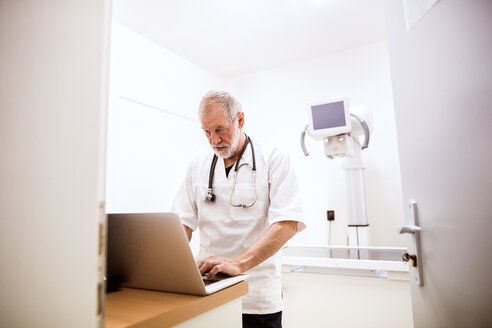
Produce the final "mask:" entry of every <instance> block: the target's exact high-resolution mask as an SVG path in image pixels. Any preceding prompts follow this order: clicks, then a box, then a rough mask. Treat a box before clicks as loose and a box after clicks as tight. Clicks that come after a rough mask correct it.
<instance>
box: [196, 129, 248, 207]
mask: <svg viewBox="0 0 492 328" xmlns="http://www.w3.org/2000/svg"><path fill="white" fill-rule="evenodd" d="M244 135H245V136H246V142H245V143H244V147H243V149H242V150H241V153H240V154H239V157H238V159H237V161H236V165H235V167H234V184H233V187H232V190H231V195H230V197H229V204H231V206H233V207H244V208H247V207H252V206H253V205H254V204H255V203H256V159H255V150H254V148H253V142H252V141H251V138H250V137H248V136H247V135H246V134H244ZM248 144H249V145H250V146H251V155H252V157H253V167H252V169H251V170H252V174H253V185H254V189H255V199H254V200H253V202H252V203H251V204H236V203H233V201H232V195H233V194H234V190H235V189H236V181H237V174H238V172H239V169H240V168H241V167H243V166H251V165H250V164H248V163H243V164H241V165H239V162H240V161H241V158H242V157H243V154H244V151H245V150H246V147H248ZM218 159H219V158H218V156H217V155H214V158H213V159H212V165H211V166H210V174H209V176H208V192H207V196H206V197H205V199H206V200H208V201H209V202H214V201H215V194H214V193H213V187H212V183H213V180H214V173H215V166H216V165H217V160H218Z"/></svg>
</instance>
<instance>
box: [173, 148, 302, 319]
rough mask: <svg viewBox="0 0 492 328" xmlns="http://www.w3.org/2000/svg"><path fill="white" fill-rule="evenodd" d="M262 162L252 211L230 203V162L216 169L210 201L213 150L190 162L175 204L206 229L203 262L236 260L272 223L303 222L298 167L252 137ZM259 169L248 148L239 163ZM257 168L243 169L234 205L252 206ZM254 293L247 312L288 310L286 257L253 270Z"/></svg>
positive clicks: (191, 223) (189, 222)
mask: <svg viewBox="0 0 492 328" xmlns="http://www.w3.org/2000/svg"><path fill="white" fill-rule="evenodd" d="M252 142H253V146H254V151H255V158H256V195H257V199H256V203H255V205H254V206H252V207H250V208H242V207H233V206H231V205H230V203H229V198H230V195H231V190H232V186H233V182H234V167H233V168H232V169H231V171H230V172H229V177H226V173H225V167H224V160H223V159H221V158H219V160H218V161H217V165H216V167H215V174H214V180H213V191H214V194H215V196H216V199H215V202H208V201H206V200H205V196H206V195H207V189H208V180H209V173H210V166H211V162H212V158H213V152H212V150H211V149H209V150H207V151H203V152H201V153H200V154H199V155H198V156H197V157H196V158H195V159H194V160H193V161H192V163H191V164H190V166H189V168H188V172H187V175H186V178H185V181H184V182H183V184H182V186H181V188H180V190H179V192H178V194H177V196H176V199H175V201H174V204H173V211H174V212H175V213H177V214H178V215H179V216H180V218H181V220H182V223H183V224H184V225H186V226H188V227H189V228H190V229H192V230H195V229H196V228H197V227H199V228H200V252H199V255H198V259H202V258H205V257H207V256H221V257H225V258H231V259H232V258H234V257H236V256H238V255H239V254H241V253H242V252H243V251H244V250H245V249H247V248H248V247H250V246H251V245H252V244H253V243H254V242H255V241H257V240H258V239H259V238H260V237H261V235H263V234H264V233H265V231H266V230H267V229H268V227H269V226H270V225H272V224H273V223H275V222H279V221H288V220H292V221H298V224H297V225H298V231H301V230H303V229H304V228H305V224H304V223H303V221H302V210H301V199H300V193H299V188H298V185H297V181H296V177H295V173H294V169H293V167H292V164H291V163H290V160H289V157H288V155H287V154H286V153H285V152H282V151H281V150H280V149H279V148H277V147H274V146H272V145H270V144H267V143H263V142H260V141H257V140H256V139H252ZM243 163H249V164H251V167H252V165H253V162H252V155H251V146H250V145H248V147H247V149H246V150H245V152H244V153H243V156H242V158H241V161H240V163H239V164H243ZM251 167H247V166H245V167H242V168H241V169H240V170H239V172H238V181H237V183H236V188H235V191H234V194H233V197H232V199H233V203H243V204H250V203H251V202H252V200H253V199H254V193H255V188H254V185H253V183H252V174H251V172H252V170H251ZM246 273H247V274H249V276H250V277H249V279H248V283H249V293H248V295H246V296H244V297H243V313H250V314H266V313H275V312H278V311H282V309H283V305H282V292H281V281H280V273H281V254H280V252H277V253H276V254H275V255H273V256H272V257H270V258H269V259H267V260H265V261H264V262H263V263H261V264H259V265H258V266H256V267H254V268H252V269H250V270H249V271H248V272H246Z"/></svg>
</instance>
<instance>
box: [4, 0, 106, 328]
mask: <svg viewBox="0 0 492 328" xmlns="http://www.w3.org/2000/svg"><path fill="white" fill-rule="evenodd" d="M109 7H110V1H100V0H89V1H64V0H58V1H53V0H49V1H15V0H11V1H8V0H2V1H0V49H1V50H0V72H1V73H0V125H1V127H0V139H1V140H2V141H1V161H0V181H1V182H0V263H1V268H2V269H1V279H0V294H1V296H0V326H1V327H83V328H86V327H96V326H100V327H102V310H103V304H101V303H100V304H99V305H100V306H99V308H98V297H99V296H100V299H103V298H104V291H103V290H102V284H101V285H100V287H101V289H99V291H101V292H102V293H100V294H99V295H98V283H102V276H103V272H104V252H103V251H104V249H103V248H101V249H99V247H98V246H99V238H98V237H99V227H100V226H99V224H100V223H103V222H104V219H105V216H104V211H103V210H101V208H102V207H100V206H99V205H100V202H102V201H103V200H104V198H103V197H104V179H103V176H104V145H105V143H104V139H105V123H106V101H107V63H108V56H107V55H108V50H109V49H108V48H109V47H108V44H109V28H110V14H111V12H110V8H109ZM98 310H99V311H98Z"/></svg>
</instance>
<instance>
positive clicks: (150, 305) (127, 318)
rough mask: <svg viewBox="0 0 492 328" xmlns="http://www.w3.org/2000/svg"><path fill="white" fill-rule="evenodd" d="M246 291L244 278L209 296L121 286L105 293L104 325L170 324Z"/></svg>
mask: <svg viewBox="0 0 492 328" xmlns="http://www.w3.org/2000/svg"><path fill="white" fill-rule="evenodd" d="M247 293H248V282H247V281H241V282H239V283H237V284H235V285H233V286H231V287H228V288H226V289H223V290H221V291H218V292H216V293H214V294H211V295H208V296H195V295H185V294H176V293H165V292H156V291H149V290H142V289H133V288H123V289H121V290H119V291H116V292H112V293H109V294H107V295H106V309H105V319H104V327H106V328H120V327H134V328H137V327H145V328H149V327H171V326H173V325H176V324H178V323H181V322H183V321H186V320H188V319H191V318H193V317H196V316H197V315H199V314H202V313H205V312H207V311H209V310H211V309H213V308H216V307H218V306H220V305H222V304H225V303H227V302H230V301H232V300H234V299H236V298H239V297H241V296H244V295H246V294H247Z"/></svg>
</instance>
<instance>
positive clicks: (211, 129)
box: [200, 104, 241, 158]
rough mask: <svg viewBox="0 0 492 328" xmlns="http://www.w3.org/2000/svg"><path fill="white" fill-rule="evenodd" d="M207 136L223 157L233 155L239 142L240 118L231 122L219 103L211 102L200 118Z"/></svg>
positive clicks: (218, 154)
mask: <svg viewBox="0 0 492 328" xmlns="http://www.w3.org/2000/svg"><path fill="white" fill-rule="evenodd" d="M200 121H201V124H202V129H203V131H204V132H205V136H206V137H207V139H208V142H209V143H210V146H212V149H213V150H214V152H215V154H216V155H217V156H219V157H221V158H229V157H232V156H233V155H234V154H235V153H236V150H237V145H238V143H239V136H240V132H241V131H240V129H239V127H238V119H237V118H236V119H235V120H234V122H230V121H229V120H228V119H227V118H226V117H225V115H224V113H223V112H222V109H221V108H220V106H218V105H217V104H211V105H209V107H208V110H207V112H206V113H204V114H202V116H201V118H200Z"/></svg>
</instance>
